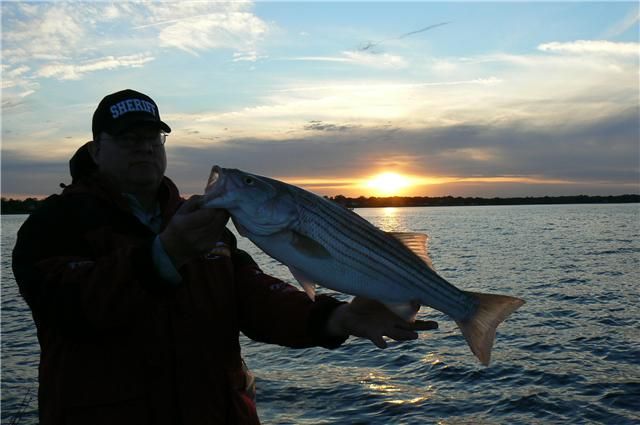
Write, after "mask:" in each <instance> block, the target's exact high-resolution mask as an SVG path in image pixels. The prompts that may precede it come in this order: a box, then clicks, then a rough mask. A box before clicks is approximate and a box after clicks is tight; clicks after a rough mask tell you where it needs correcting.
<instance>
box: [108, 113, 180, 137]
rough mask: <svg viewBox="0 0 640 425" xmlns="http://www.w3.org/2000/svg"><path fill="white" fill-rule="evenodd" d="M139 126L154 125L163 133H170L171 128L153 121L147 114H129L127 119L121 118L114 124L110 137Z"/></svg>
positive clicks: (160, 122)
mask: <svg viewBox="0 0 640 425" xmlns="http://www.w3.org/2000/svg"><path fill="white" fill-rule="evenodd" d="M141 124H146V125H156V126H158V128H159V129H160V130H162V131H164V132H165V133H171V127H169V126H168V125H167V124H166V123H165V122H163V121H159V120H156V119H153V118H151V117H149V115H148V114H144V115H138V116H136V115H133V114H131V115H130V116H129V117H126V118H125V117H123V118H121V119H120V120H119V121H118V122H117V123H116V125H114V126H113V128H112V131H113V133H112V135H117V134H120V133H123V132H125V131H127V130H129V129H130V128H132V127H135V126H138V125H141Z"/></svg>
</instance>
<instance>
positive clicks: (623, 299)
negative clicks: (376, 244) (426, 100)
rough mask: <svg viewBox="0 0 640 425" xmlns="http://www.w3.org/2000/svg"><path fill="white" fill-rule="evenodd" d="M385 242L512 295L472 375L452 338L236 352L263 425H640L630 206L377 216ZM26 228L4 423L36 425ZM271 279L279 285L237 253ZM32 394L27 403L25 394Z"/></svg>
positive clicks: (638, 255) (462, 279)
mask: <svg viewBox="0 0 640 425" xmlns="http://www.w3.org/2000/svg"><path fill="white" fill-rule="evenodd" d="M356 212H357V213H358V214H360V215H362V216H364V217H366V218H367V219H368V220H370V221H371V222H373V223H375V224H376V225H378V226H379V227H381V228H383V229H385V230H394V231H403V230H411V231H420V232H426V233H428V234H429V235H430V236H431V238H430V241H429V247H430V248H429V251H430V255H431V257H432V259H433V263H434V266H435V268H436V269H437V270H438V271H439V272H440V273H441V274H442V275H443V276H445V277H446V278H448V279H449V280H451V281H452V282H453V283H455V284H456V285H457V286H459V287H461V288H465V289H469V290H474V291H481V292H495V293H503V294H512V295H516V296H520V297H522V298H524V299H526V300H527V304H525V306H524V307H522V308H521V309H520V310H518V311H517V312H516V313H514V315H513V316H512V317H511V318H510V319H508V320H507V322H505V324H504V325H502V326H501V327H500V328H499V330H498V338H497V341H496V345H495V348H494V352H493V358H492V365H491V366H490V367H488V368H485V367H482V366H481V365H479V364H478V362H477V361H476V360H475V358H474V357H473V356H472V354H471V353H470V351H469V349H468V348H467V346H466V344H465V342H464V341H463V339H462V337H461V336H460V334H459V332H458V331H457V329H456V328H455V325H454V324H453V323H452V322H451V321H449V320H447V319H446V318H445V317H444V316H443V315H442V314H440V313H439V312H437V311H433V310H430V309H426V308H423V309H422V311H421V313H420V315H421V318H423V319H433V320H438V321H439V323H440V329H439V330H437V331H431V332H426V333H424V334H422V335H421V337H420V339H418V340H416V341H411V342H407V343H402V344H396V343H392V344H391V346H390V347H389V348H388V349H386V350H379V349H377V348H375V347H374V346H373V345H372V344H371V343H370V342H368V341H362V340H357V339H354V338H352V339H350V340H349V341H348V342H347V343H346V344H345V345H344V346H343V347H341V348H339V349H337V350H333V351H329V350H324V349H316V348H313V349H304V350H292V349H287V348H282V347H276V346H267V345H264V344H258V343H254V342H252V341H250V340H248V339H247V338H244V337H243V339H242V343H243V350H244V355H245V357H246V360H247V363H248V364H249V366H250V367H251V368H252V370H253V371H254V373H255V374H256V375H257V377H258V408H259V413H260V416H261V418H262V421H263V423H265V424H345V423H350V424H392V423H393V424H400V423H401V424H425V423H434V424H435V423H438V424H471V423H473V424H496V423H502V424H507V423H508V424H517V423H521V424H548V423H580V424H582V423H612V424H632V423H640V286H639V285H640V284H639V283H638V282H640V267H639V266H640V205H638V204H624V205H551V206H502V207H446V208H397V209H392V208H380V209H359V210H356ZM24 219H25V217H24V216H3V217H2V423H10V421H11V419H12V418H13V417H14V416H15V414H16V412H18V411H19V410H20V409H21V403H23V402H24V401H28V403H25V404H26V406H25V408H24V414H23V415H22V417H21V421H20V422H19V423H20V424H34V423H37V420H36V410H35V406H36V400H35V398H32V399H29V396H27V397H26V398H25V394H27V391H28V390H29V389H33V391H35V382H36V379H37V361H38V359H37V357H38V344H37V340H36V338H35V332H34V330H33V327H32V325H31V321H30V314H29V311H28V310H27V308H26V306H25V305H24V302H23V301H22V300H21V299H20V298H19V297H18V294H17V291H16V287H15V282H14V280H13V276H12V274H11V267H10V251H11V249H12V247H13V245H14V243H15V232H16V231H17V229H18V227H19V226H20V224H21V223H22V221H23V220H24ZM240 244H241V247H243V248H244V249H246V250H247V251H249V252H250V253H251V254H252V255H253V256H254V258H255V259H256V260H257V261H258V263H259V264H260V265H261V267H262V268H263V269H264V270H265V271H266V272H268V273H270V274H272V275H275V276H277V277H280V278H282V279H285V280H287V281H291V280H292V278H291V276H290V275H289V272H288V271H287V270H286V269H285V268H284V267H282V266H281V265H279V264H278V263H277V262H275V261H274V260H271V259H270V258H268V257H266V256H265V255H264V254H262V253H261V252H259V251H258V250H257V249H256V248H254V247H253V246H252V245H250V243H249V242H248V241H246V240H242V239H241V240H240ZM31 394H33V392H32V393H31Z"/></svg>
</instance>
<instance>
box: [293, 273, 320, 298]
mask: <svg viewBox="0 0 640 425" xmlns="http://www.w3.org/2000/svg"><path fill="white" fill-rule="evenodd" d="M289 271H290V272H291V274H292V275H293V277H295V278H296V280H297V281H298V283H299V284H300V286H302V289H304V292H306V293H307V295H308V296H309V298H311V301H315V299H316V284H315V283H314V282H313V281H312V280H311V279H309V278H308V277H307V275H305V274H304V272H302V271H300V270H298V269H296V268H295V267H293V266H289Z"/></svg>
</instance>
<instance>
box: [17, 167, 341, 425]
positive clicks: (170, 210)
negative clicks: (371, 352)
mask: <svg viewBox="0 0 640 425" xmlns="http://www.w3.org/2000/svg"><path fill="white" fill-rule="evenodd" d="M75 180H78V181H76V182H75V183H74V184H72V185H71V186H68V187H66V188H65V190H64V191H63V193H62V194H61V195H53V196H51V197H49V198H48V199H47V200H46V201H45V202H44V204H43V206H42V207H41V208H40V209H38V210H37V211H36V212H34V213H33V214H32V215H31V216H30V217H29V218H28V219H27V221H26V222H25V223H24V225H23V226H22V228H21V229H20V231H19V233H18V240H17V244H16V247H15V249H14V253H13V268H14V274H15V277H16V280H17V282H18V284H19V286H20V291H21V293H22V295H23V296H24V298H25V300H26V301H27V303H28V304H29V306H30V307H31V310H32V312H33V317H34V321H35V323H36V326H37V330H38V339H39V341H40V346H41V360H40V388H39V407H40V421H41V422H40V423H41V425H59V424H83V425H98V424H103V423H104V424H119V425H126V424H136V425H144V424H154V425H156V424H157V425H163V424H184V425H199V424H242V423H246V424H257V423H258V418H257V415H256V413H255V406H253V405H252V403H251V402H250V399H249V397H247V395H246V394H245V393H244V387H245V374H244V373H243V369H242V359H241V353H240V345H239V341H238V336H239V333H240V332H243V333H244V334H245V335H247V336H248V337H250V338H252V339H254V340H257V341H262V342H267V343H274V344H280V345H285V346H289V347H310V346H317V345H320V346H325V347H329V348H333V347H337V346H339V345H340V344H341V343H342V342H343V341H344V339H340V338H338V339H335V338H329V337H327V336H326V335H325V334H323V332H322V329H323V326H324V324H325V322H326V319H327V317H328V315H329V314H330V313H331V311H333V309H334V308H335V307H336V306H337V305H339V302H338V301H336V300H334V299H332V298H330V297H326V296H319V297H317V298H316V301H315V302H311V301H310V300H309V299H308V297H307V296H306V294H305V293H304V292H302V291H299V290H297V289H296V288H294V287H292V286H290V285H288V284H285V283H283V282H281V281H279V280H277V279H275V278H273V277H270V276H267V275H265V274H263V273H262V272H261V271H260V269H259V268H258V266H257V265H256V264H255V262H254V261H253V260H252V259H251V257H250V256H249V255H248V254H247V253H245V252H243V251H241V250H239V249H238V248H237V247H236V240H235V238H234V236H233V234H232V233H231V232H229V231H226V233H225V234H224V237H223V240H224V242H225V243H226V245H227V246H228V247H229V252H230V254H229V255H210V256H208V257H204V256H203V257H202V258H198V259H196V260H192V261H190V262H189V263H187V264H186V265H184V266H183V267H181V268H180V270H179V272H180V274H181V276H182V278H183V281H182V283H181V284H179V285H177V286H175V285H171V284H169V283H167V282H164V281H162V279H161V278H160V277H159V276H158V275H157V274H156V271H155V269H154V266H153V263H152V257H151V246H152V241H153V239H154V238H155V234H154V233H153V232H152V231H150V230H149V229H148V228H147V227H146V226H145V225H143V224H142V223H141V222H139V221H138V219H136V218H135V216H133V215H132V214H131V212H130V210H129V207H128V204H127V202H126V200H125V199H124V198H123V197H122V196H121V195H120V194H117V193H114V192H112V191H110V189H109V188H108V187H107V186H106V185H104V184H103V183H102V182H101V181H100V180H99V179H97V178H95V177H84V178H82V179H75ZM159 200H160V204H161V210H162V212H163V216H164V223H165V224H166V222H167V221H168V220H169V219H170V218H171V217H172V215H173V214H174V212H175V211H176V209H177V208H178V207H179V205H180V204H181V202H182V199H181V198H180V196H179V194H178V191H177V189H176V187H175V186H174V185H173V183H172V182H171V181H170V180H169V179H166V178H165V180H164V182H163V184H162V187H161V190H160V196H159Z"/></svg>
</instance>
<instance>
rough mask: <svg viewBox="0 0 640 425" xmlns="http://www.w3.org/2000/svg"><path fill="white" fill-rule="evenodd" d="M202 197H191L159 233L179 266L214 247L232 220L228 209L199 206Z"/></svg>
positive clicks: (177, 266)
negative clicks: (228, 222)
mask: <svg viewBox="0 0 640 425" xmlns="http://www.w3.org/2000/svg"><path fill="white" fill-rule="evenodd" d="M201 198H202V196H200V195H194V196H192V197H191V198H189V200H188V201H186V202H185V203H184V204H182V206H181V207H180V209H178V211H177V212H176V213H175V215H174V216H173V218H172V219H171V221H170V222H169V224H168V225H167V227H166V228H165V229H164V231H163V232H162V233H160V241H161V242H162V246H163V247H164V250H165V251H166V252H167V255H169V257H170V258H171V261H172V262H173V265H174V266H175V267H176V269H178V268H180V267H181V266H182V265H183V264H184V263H186V262H187V261H189V260H190V259H192V258H195V257H197V256H199V255H202V254H205V253H207V252H209V251H210V250H211V249H212V248H214V247H215V244H216V242H217V241H218V240H219V239H220V237H221V236H222V232H223V231H224V228H225V226H226V224H227V221H229V213H228V212H227V211H226V210H221V209H213V208H200V205H201Z"/></svg>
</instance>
